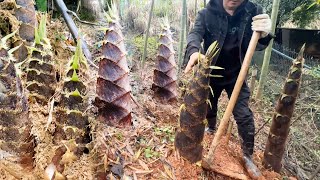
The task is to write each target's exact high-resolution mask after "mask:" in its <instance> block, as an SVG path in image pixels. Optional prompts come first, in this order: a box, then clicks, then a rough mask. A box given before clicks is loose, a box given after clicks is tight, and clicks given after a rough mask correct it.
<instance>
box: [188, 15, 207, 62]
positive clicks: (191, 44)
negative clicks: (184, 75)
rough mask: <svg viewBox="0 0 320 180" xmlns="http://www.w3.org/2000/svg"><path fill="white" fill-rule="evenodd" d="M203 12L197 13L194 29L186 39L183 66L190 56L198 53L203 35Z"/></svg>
mask: <svg viewBox="0 0 320 180" xmlns="http://www.w3.org/2000/svg"><path fill="white" fill-rule="evenodd" d="M204 16H205V10H201V11H199V13H198V15H197V18H196V21H195V24H194V27H193V29H192V30H191V32H190V33H189V35H188V38H187V48H186V52H185V57H184V64H188V62H189V60H190V57H191V56H192V54H194V53H197V52H199V50H200V49H201V42H202V40H203V36H204V33H205V22H204V21H205V20H204V19H205V18H204Z"/></svg>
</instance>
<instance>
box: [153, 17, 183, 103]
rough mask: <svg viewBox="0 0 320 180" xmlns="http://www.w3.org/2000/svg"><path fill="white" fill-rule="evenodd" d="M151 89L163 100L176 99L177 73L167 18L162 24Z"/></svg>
mask: <svg viewBox="0 0 320 180" xmlns="http://www.w3.org/2000/svg"><path fill="white" fill-rule="evenodd" d="M158 49H159V52H158V55H157V58H156V68H155V70H154V76H153V84H152V89H153V90H154V92H155V95H156V97H158V98H160V100H162V101H164V102H168V101H175V100H176V99H177V95H178V91H177V83H176V81H177V73H176V68H177V67H176V62H175V58H174V49H173V39H172V33H171V31H170V25H169V22H168V20H167V21H166V23H165V24H163V29H162V33H161V34H160V39H159V47H158Z"/></svg>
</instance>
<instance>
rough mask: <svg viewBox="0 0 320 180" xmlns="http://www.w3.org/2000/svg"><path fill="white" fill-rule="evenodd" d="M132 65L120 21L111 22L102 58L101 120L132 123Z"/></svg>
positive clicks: (118, 124) (112, 124)
mask: <svg viewBox="0 0 320 180" xmlns="http://www.w3.org/2000/svg"><path fill="white" fill-rule="evenodd" d="M128 73H129V68H128V65H127V59H126V54H125V46H124V42H123V35H122V32H121V27H120V24H119V23H118V22H117V21H116V20H112V21H110V22H109V27H108V29H107V30H106V34H105V40H104V42H103V45H102V58H101V59H100V62H99V72H98V79H97V89H96V93H97V97H96V100H95V104H96V106H97V107H98V108H99V120H101V121H102V122H104V123H106V124H108V125H111V126H126V125H130V124H131V94H130V93H131V87H130V83H129V76H128Z"/></svg>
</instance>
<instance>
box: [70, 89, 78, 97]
mask: <svg viewBox="0 0 320 180" xmlns="http://www.w3.org/2000/svg"><path fill="white" fill-rule="evenodd" d="M69 96H75V97H81V94H80V92H79V91H78V89H76V90H74V91H73V92H71V93H70V94H69Z"/></svg>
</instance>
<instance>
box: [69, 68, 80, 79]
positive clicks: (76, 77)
mask: <svg viewBox="0 0 320 180" xmlns="http://www.w3.org/2000/svg"><path fill="white" fill-rule="evenodd" d="M70 80H71V81H73V82H79V81H80V80H79V77H78V74H77V72H76V70H73V74H72V77H71V79H70Z"/></svg>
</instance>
